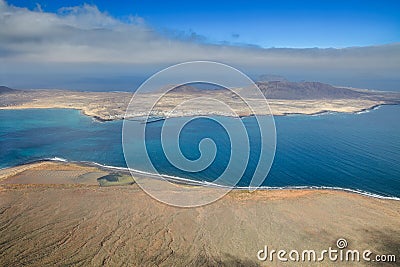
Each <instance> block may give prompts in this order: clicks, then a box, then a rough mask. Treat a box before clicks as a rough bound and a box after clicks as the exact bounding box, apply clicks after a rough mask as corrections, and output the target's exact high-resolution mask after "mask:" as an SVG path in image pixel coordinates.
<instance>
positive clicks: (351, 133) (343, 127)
mask: <svg viewBox="0 0 400 267" xmlns="http://www.w3.org/2000/svg"><path fill="white" fill-rule="evenodd" d="M399 115H400V106H384V107H381V108H380V109H377V110H373V111H371V112H368V113H363V114H329V115H320V116H300V115H298V116H297V115H296V116H286V117H275V122H276V129H277V150H276V155H275V160H274V163H273V165H272V168H271V171H270V173H269V175H268V177H267V179H266V180H265V182H264V184H263V185H265V186H277V187H282V186H330V187H341V188H349V189H356V190H362V191H367V192H371V193H375V194H379V195H385V196H396V197H400V116H399ZM175 120H177V122H178V120H179V118H177V119H175ZM223 120H225V123H229V120H234V119H233V118H223ZM243 122H244V124H245V125H246V127H247V129H248V132H249V135H250V147H251V154H250V161H249V165H248V167H247V169H246V172H245V174H244V176H243V177H242V179H241V180H240V182H239V184H238V185H239V186H246V185H247V184H248V183H249V179H250V178H251V176H252V173H253V172H254V167H255V166H256V163H257V159H258V155H259V152H260V151H259V149H257V148H258V147H259V142H260V141H259V133H258V131H257V127H256V123H255V120H254V118H252V117H249V118H244V119H243ZM138 123H140V122H138ZM162 125H163V121H158V122H153V123H149V124H147V135H146V141H147V148H148V150H149V154H150V156H151V159H152V161H153V163H154V164H155V165H156V167H157V169H158V170H159V171H160V172H162V173H165V174H169V175H175V176H183V177H186V178H187V177H189V178H192V179H197V180H207V181H212V180H213V179H214V178H216V177H218V176H219V175H220V174H221V172H222V171H223V170H224V168H225V167H226V165H227V162H228V160H229V156H230V148H231V147H230V144H229V141H228V139H227V134H226V133H225V132H224V131H223V129H222V128H221V127H218V125H216V124H215V123H214V124H213V122H212V121H210V120H205V119H204V120H196V122H195V123H192V124H188V125H187V126H186V127H185V128H184V131H183V132H182V135H181V139H180V144H181V147H182V152H183V153H184V155H186V156H187V157H188V158H190V159H196V158H198V157H199V155H200V154H199V150H198V143H199V141H200V140H201V139H202V138H205V137H209V138H212V139H213V140H214V141H215V143H216V145H217V148H218V152H217V155H216V160H215V161H214V162H213V164H212V165H211V166H210V167H209V168H207V169H206V170H205V171H202V172H199V173H185V172H182V171H179V170H177V169H176V168H174V167H173V166H172V165H171V164H169V163H168V161H167V160H166V158H165V156H164V155H163V153H162V150H161V143H160V138H159V135H160V129H161V127H162ZM121 127H122V122H121V121H114V122H105V123H100V122H96V121H94V120H93V119H91V118H89V117H86V116H83V115H81V114H80V113H79V112H78V111H76V110H66V109H40V110H39V109H33V110H0V168H4V167H9V166H15V165H18V164H22V163H25V162H29V161H33V160H38V159H43V158H53V157H60V158H65V159H67V160H73V161H92V162H97V163H101V164H105V165H110V166H119V167H126V164H125V160H124V156H123V153H122V145H121ZM140 156H141V155H138V158H140ZM141 167H142V166H140V161H138V166H137V169H141Z"/></svg>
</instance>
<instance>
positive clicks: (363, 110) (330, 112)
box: [0, 103, 400, 123]
mask: <svg viewBox="0 0 400 267" xmlns="http://www.w3.org/2000/svg"><path fill="white" fill-rule="evenodd" d="M397 105H400V103H380V104H375V105H372V106H370V107H367V108H360V109H358V110H354V111H333V110H320V111H316V112H312V113H308V112H287V113H282V114H259V115H258V116H273V117H289V116H319V115H333V114H354V115H357V114H363V113H366V112H370V111H373V110H377V109H378V108H380V107H382V106H397ZM30 109H70V110H77V111H79V113H80V114H81V115H83V116H86V117H91V118H92V119H94V120H95V121H97V122H112V121H123V120H125V119H128V120H129V119H131V120H137V121H139V122H143V123H153V122H158V121H162V120H165V119H166V118H167V117H165V116H161V115H150V116H148V119H147V120H149V119H150V121H146V119H145V116H139V115H138V116H130V117H127V118H125V116H123V117H118V118H110V119H107V118H103V117H100V116H97V115H94V114H88V113H87V112H86V111H85V109H84V108H76V107H53V106H48V107H47V106H46V107H30V106H23V105H20V106H7V107H1V106H0V110H30ZM195 116H221V117H228V118H236V117H234V116H232V115H229V114H214V113H212V112H210V113H206V114H191V115H190V114H187V115H186V114H184V115H178V114H177V115H175V116H169V117H168V118H184V117H195ZM254 116H255V114H248V115H240V116H239V118H241V119H242V118H249V117H254ZM152 118H157V119H155V120H151V119H152Z"/></svg>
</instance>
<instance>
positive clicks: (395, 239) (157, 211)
mask: <svg viewBox="0 0 400 267" xmlns="http://www.w3.org/2000/svg"><path fill="white" fill-rule="evenodd" d="M115 173H116V170H110V169H106V168H101V167H96V166H89V165H87V164H76V163H69V162H56V161H52V162H49V161H42V162H36V163H32V164H27V165H21V166H17V167H13V168H7V169H2V170H0V213H1V216H0V229H2V230H1V233H2V234H1V235H0V244H2V245H1V246H0V255H1V257H0V265H2V266H16V265H23V264H28V265H36V266H39V265H54V264H58V265H85V266H88V265H92V266H93V265H101V264H103V265H108V266H115V265H121V264H127V265H130V266H132V265H134V266H154V265H161V266H199V265H203V266H204V265H206V266H258V265H259V264H261V265H262V264H267V265H275V266H280V265H281V264H282V263H280V262H278V261H276V259H275V261H273V262H269V261H268V262H267V263H262V262H260V261H258V259H257V252H258V251H259V250H260V249H262V248H264V246H265V245H267V246H268V247H269V248H270V249H276V250H279V249H285V250H287V251H290V250H292V249H297V250H303V249H314V250H316V251H321V250H323V249H328V248H329V247H332V248H336V240H337V239H339V238H345V239H346V240H347V242H348V244H349V248H351V249H358V250H360V251H361V250H365V249H369V250H371V251H372V252H373V253H375V254H394V255H400V254H399V253H400V251H399V248H400V245H399V244H400V230H399V229H400V227H399V226H400V225H399V222H400V201H397V200H390V199H379V198H372V197H367V196H363V195H360V194H355V193H350V192H344V191H338V190H313V189H282V190H258V191H255V192H252V193H250V192H249V191H248V190H234V191H232V192H230V193H229V194H228V195H226V196H225V197H223V198H222V199H220V200H218V201H216V202H214V203H212V204H209V205H206V206H203V207H199V208H192V209H183V208H175V207H171V206H168V205H165V204H162V203H160V202H158V201H156V200H154V199H152V198H151V197H149V196H148V195H147V194H146V193H144V192H143V191H142V190H141V189H140V188H139V187H138V186H137V185H136V184H134V183H130V184H127V185H124V186H106V187H104V186H100V185H99V182H98V179H99V178H101V177H104V176H107V175H110V174H115ZM119 174H121V175H123V174H124V173H123V171H121V172H119ZM165 193H166V194H173V192H165ZM329 263H330V262H329V261H327V262H324V263H321V264H322V265H323V264H326V265H329ZM363 264H365V262H362V261H361V262H354V264H353V263H352V264H351V265H352V266H354V265H363Z"/></svg>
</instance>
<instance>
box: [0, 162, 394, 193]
mask: <svg viewBox="0 0 400 267" xmlns="http://www.w3.org/2000/svg"><path fill="white" fill-rule="evenodd" d="M45 163H56V164H60V165H61V164H74V165H77V166H80V167H94V168H97V169H99V170H101V171H105V172H110V173H113V174H115V173H117V174H125V175H131V174H132V175H133V176H136V177H140V176H145V177H147V178H149V177H150V178H153V179H160V177H159V175H157V174H153V173H148V172H144V171H140V170H135V169H129V168H124V167H116V166H108V165H103V164H100V163H97V162H86V161H69V160H66V159H63V158H58V157H55V158H45V159H39V160H33V161H29V162H26V163H22V164H19V165H16V166H10V167H5V168H2V169H0V184H1V183H2V182H3V181H5V180H7V179H9V178H12V177H13V176H15V175H17V174H19V173H21V172H24V171H26V170H30V169H32V168H35V167H36V166H40V165H41V164H45ZM4 172H5V173H7V172H10V174H2V173H4ZM162 177H163V179H165V180H167V181H169V182H172V183H175V184H178V185H189V186H203V187H208V188H231V187H229V186H223V185H219V184H215V183H212V182H207V181H197V180H192V179H188V178H184V177H178V176H171V175H162ZM256 190H257V191H285V192H287V191H299V192H301V191H330V192H344V193H349V194H354V195H359V196H364V197H367V198H373V199H382V200H393V201H400V197H396V196H385V195H379V194H377V193H372V192H368V191H365V190H360V189H352V188H344V187H335V186H307V185H297V186H281V187H278V186H276V187H275V186H260V187H257V188H252V187H245V186H237V187H234V188H232V191H234V192H252V191H256Z"/></svg>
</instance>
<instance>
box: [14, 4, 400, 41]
mask: <svg viewBox="0 0 400 267" xmlns="http://www.w3.org/2000/svg"><path fill="white" fill-rule="evenodd" d="M7 2H8V3H9V4H12V5H15V6H19V7H27V8H29V9H35V8H37V7H38V6H39V5H40V7H41V8H42V9H43V10H44V11H45V12H57V10H58V9H60V8H62V7H66V6H79V5H82V4H84V3H87V4H91V5H96V6H97V7H98V8H99V10H100V11H102V12H107V13H108V14H109V15H110V16H113V17H116V18H118V19H121V20H127V19H128V18H129V17H130V16H139V17H141V18H143V19H144V21H145V23H146V24H147V25H149V26H151V27H152V28H153V29H156V30H157V31H158V32H160V33H163V34H166V35H172V36H175V37H178V38H191V37H194V38H195V39H197V41H200V42H206V43H217V44H218V43H224V42H227V43H230V44H235V45H256V46H260V47H264V48H268V47H292V48H304V47H321V48H326V47H335V48H342V47H351V46H371V45H379V44H388V43H394V42H399V41H400V1H368V0H364V1H351V0H348V1H323V0H319V1H242V0H240V1H215V0H214V1H210V0H203V1H146V0H143V1H137V0H136V1H126V0H120V1H109V0H100V1H93V0H87V1H80V0H70V1H54V0H34V1H30V0H10V1H7Z"/></svg>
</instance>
